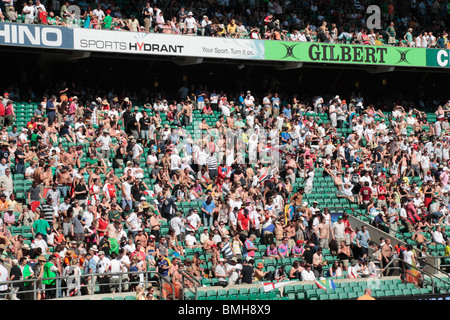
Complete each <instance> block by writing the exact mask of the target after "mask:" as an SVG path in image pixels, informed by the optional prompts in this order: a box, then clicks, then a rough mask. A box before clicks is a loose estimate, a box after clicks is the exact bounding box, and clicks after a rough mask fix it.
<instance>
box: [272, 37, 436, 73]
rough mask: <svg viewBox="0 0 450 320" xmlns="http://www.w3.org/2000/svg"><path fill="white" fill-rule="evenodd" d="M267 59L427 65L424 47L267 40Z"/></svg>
mask: <svg viewBox="0 0 450 320" xmlns="http://www.w3.org/2000/svg"><path fill="white" fill-rule="evenodd" d="M265 51H266V52H265V55H266V60H277V61H297V62H313V63H314V62H316V63H342V64H365V65H376V66H401V67H426V66H427V54H426V51H427V50H426V49H423V48H405V47H391V46H369V45H361V46H359V45H345V44H334V43H323V42H289V41H270V40H266V41H265Z"/></svg>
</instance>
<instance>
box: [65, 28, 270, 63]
mask: <svg viewBox="0 0 450 320" xmlns="http://www.w3.org/2000/svg"><path fill="white" fill-rule="evenodd" d="M73 37H74V49H75V50H85V51H102V52H116V53H125V54H150V55H167V56H183V57H203V58H219V59H246V60H248V59H250V60H253V59H255V60H264V59H265V54H264V41H263V40H252V39H230V38H222V37H202V36H187V35H174V34H162V33H144V32H128V31H109V30H95V29H81V28H79V29H74V35H73Z"/></svg>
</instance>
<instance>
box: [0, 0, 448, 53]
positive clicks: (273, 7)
mask: <svg viewBox="0 0 450 320" xmlns="http://www.w3.org/2000/svg"><path fill="white" fill-rule="evenodd" d="M372 2H374V3H372ZM3 4H4V5H5V7H4V10H3V12H0V20H1V21H4V20H5V19H6V20H8V21H13V22H16V21H21V22H25V23H38V24H46V25H58V26H72V25H77V26H80V27H84V28H93V29H106V30H121V31H123V30H128V31H141V32H147V33H148V32H158V33H170V34H187V35H202V36H219V37H239V38H251V39H273V40H286V41H300V42H328V43H352V44H365V45H383V44H389V45H398V46H408V47H422V48H447V46H448V34H447V32H446V30H445V26H446V25H445V23H446V22H448V18H449V12H450V4H448V1H443V0H434V1H424V0H421V1H417V0H411V1H394V0H382V1H368V0H346V1H335V2H331V1H326V0H316V1H298V2H293V1H289V0H286V1H284V2H283V1H278V0H268V1H259V0H258V1H254V0H250V1H243V0H240V1H237V0H231V1H230V0H220V1H206V2H184V1H153V2H142V1H126V2H123V1H116V2H114V3H113V2H110V1H103V2H95V3H89V2H85V1H61V2H59V1H56V0H54V1H52V0H48V1H43V2H41V1H40V0H35V1H34V2H33V0H30V1H26V2H25V3H24V4H23V3H18V2H16V1H15V0H3ZM370 5H377V6H378V8H379V10H380V12H379V20H380V25H378V26H375V27H370V26H369V27H368V23H369V22H373V21H372V18H371V16H372V13H373V11H371V12H372V13H367V8H368V7H369V6H370ZM73 6H78V8H80V12H76V11H73V10H72V7H73ZM369 20H370V21H369Z"/></svg>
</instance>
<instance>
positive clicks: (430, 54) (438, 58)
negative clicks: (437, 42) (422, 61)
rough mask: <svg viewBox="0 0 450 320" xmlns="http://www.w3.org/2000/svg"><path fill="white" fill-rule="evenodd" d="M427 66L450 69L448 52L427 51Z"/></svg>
mask: <svg viewBox="0 0 450 320" xmlns="http://www.w3.org/2000/svg"><path fill="white" fill-rule="evenodd" d="M427 66H428V67H438V68H445V67H447V68H448V67H450V50H444V49H427Z"/></svg>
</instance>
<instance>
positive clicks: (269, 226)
mask: <svg viewBox="0 0 450 320" xmlns="http://www.w3.org/2000/svg"><path fill="white" fill-rule="evenodd" d="M266 231H269V232H272V233H273V232H274V231H275V226H274V225H273V223H271V224H269V225H268V226H267V228H265V229H263V234H264V232H266Z"/></svg>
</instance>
